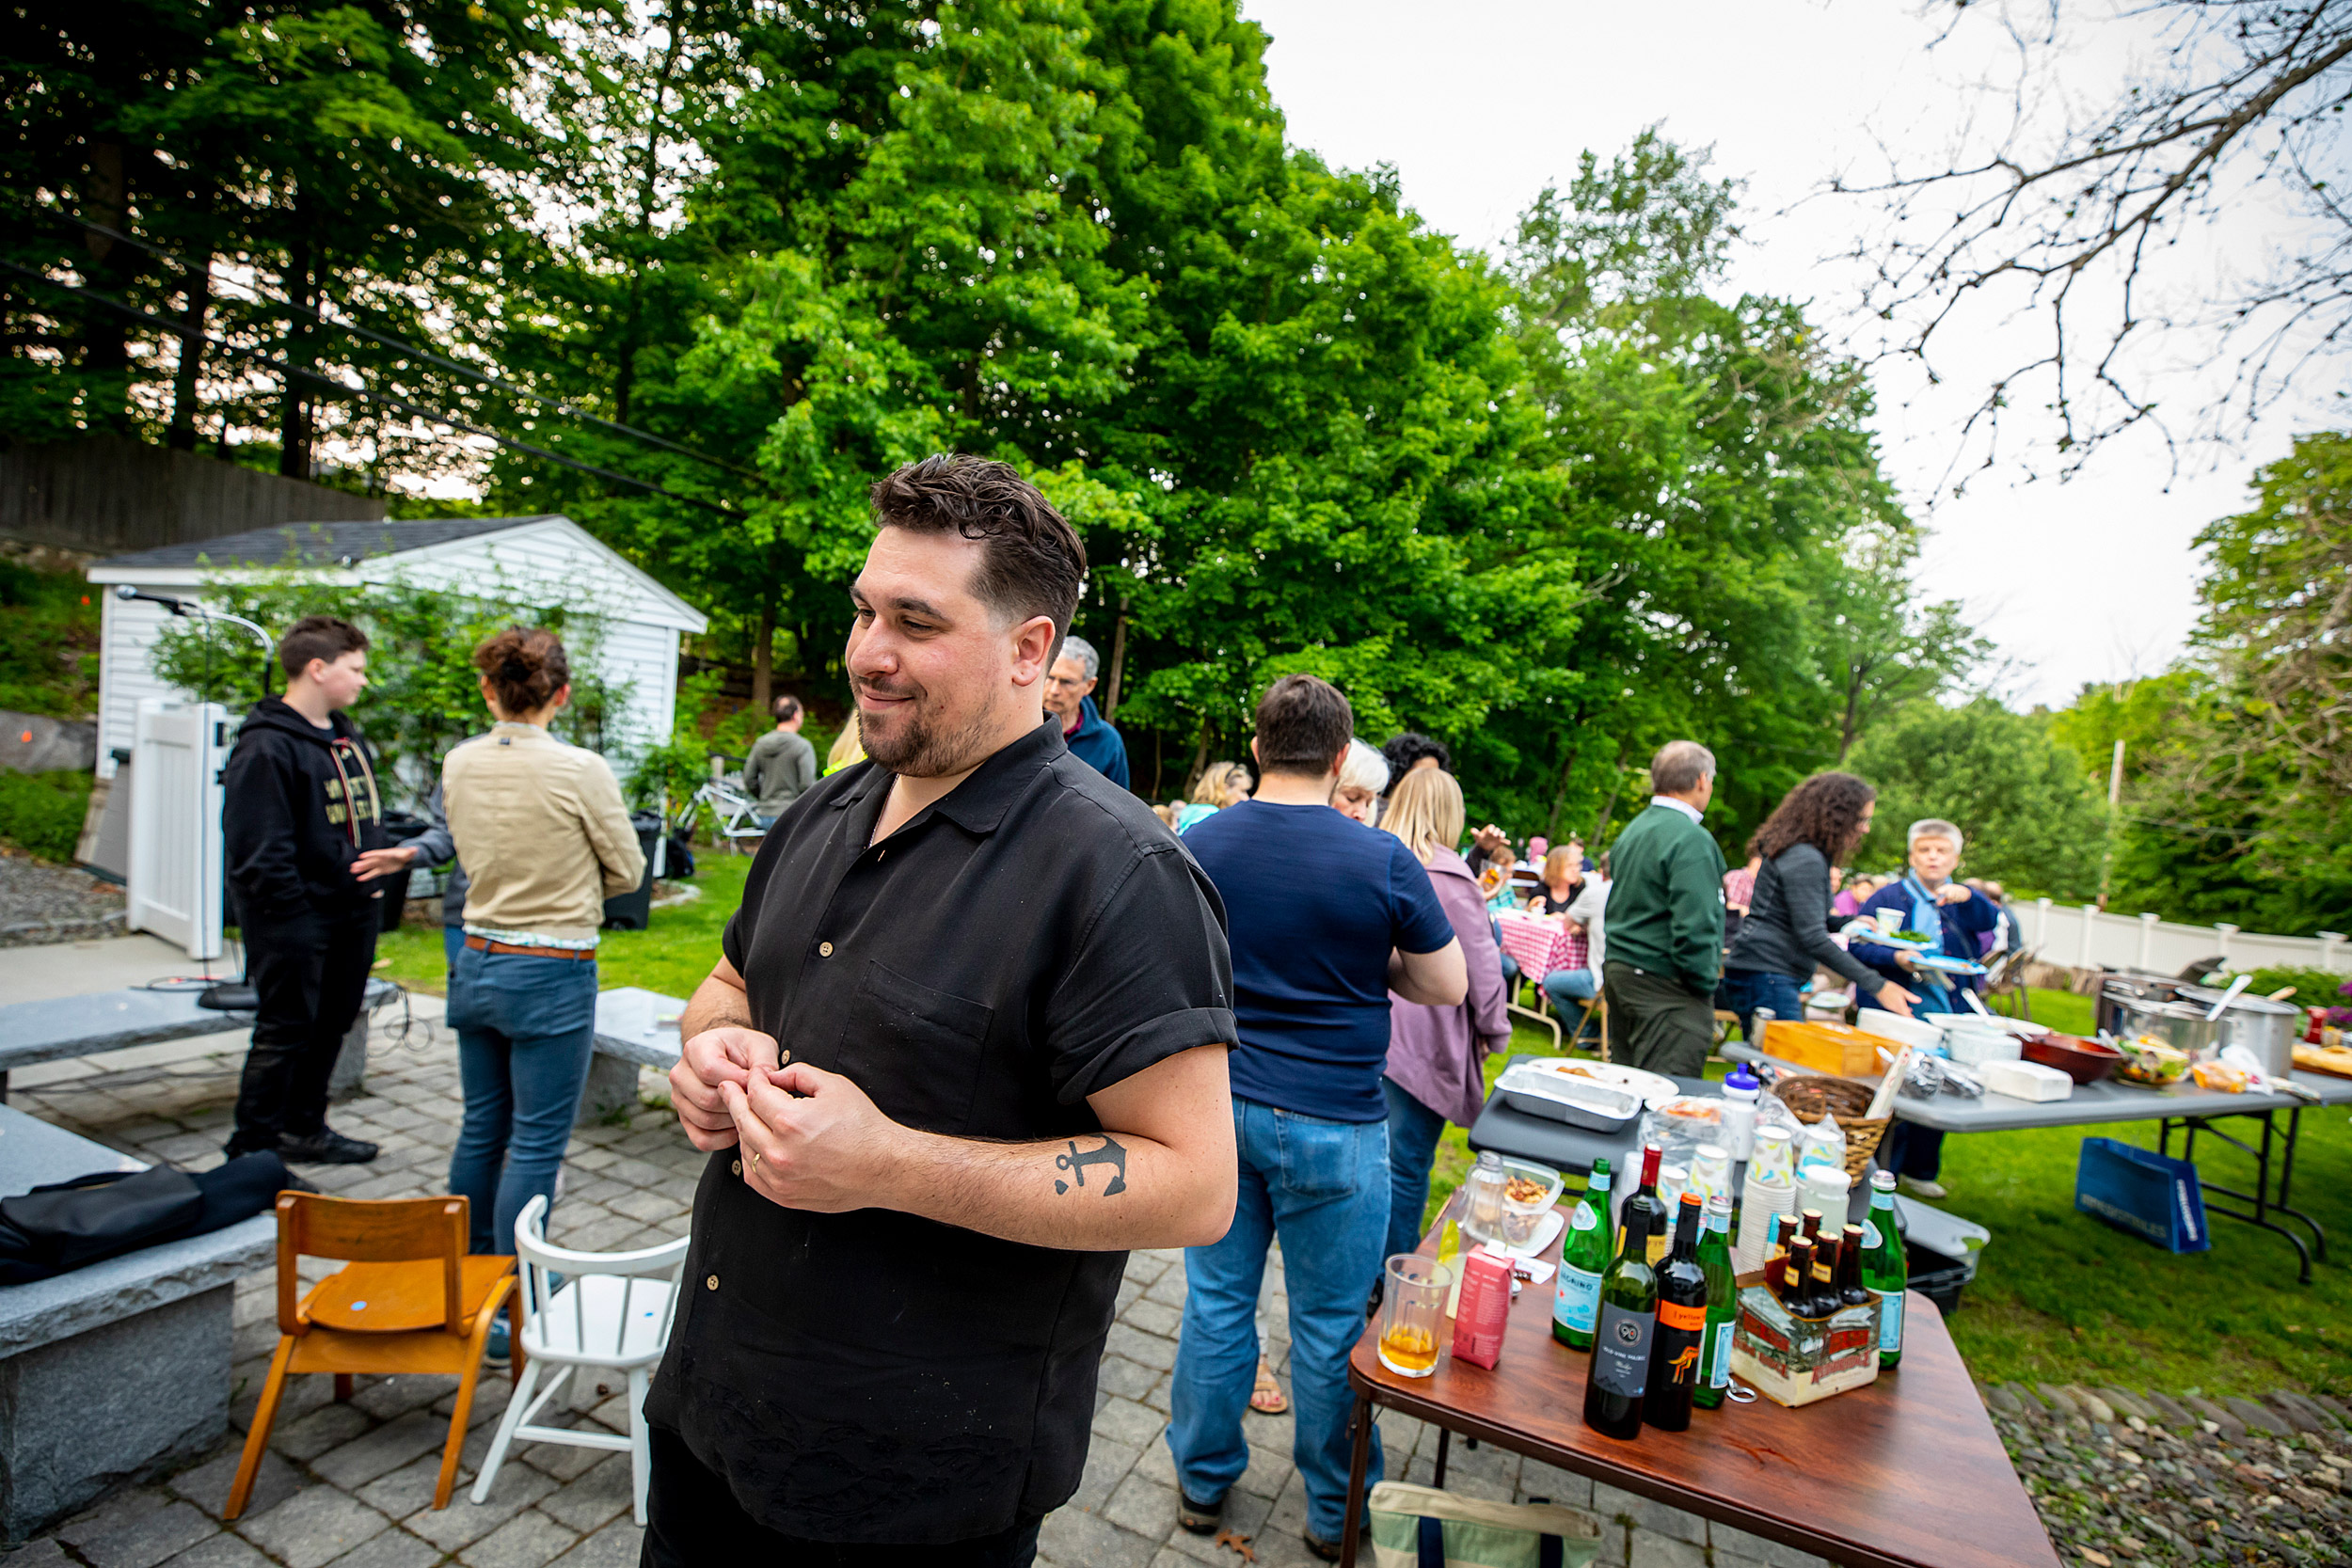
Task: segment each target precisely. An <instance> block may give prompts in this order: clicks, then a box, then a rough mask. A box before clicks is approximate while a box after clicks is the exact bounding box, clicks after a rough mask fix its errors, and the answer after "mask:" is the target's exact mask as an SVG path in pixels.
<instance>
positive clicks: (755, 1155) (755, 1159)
mask: <svg viewBox="0 0 2352 1568" xmlns="http://www.w3.org/2000/svg"><path fill="white" fill-rule="evenodd" d="M751 1156H752V1174H753V1175H754V1176H757V1175H758V1174H759V1150H757V1149H753V1150H752V1151H751Z"/></svg>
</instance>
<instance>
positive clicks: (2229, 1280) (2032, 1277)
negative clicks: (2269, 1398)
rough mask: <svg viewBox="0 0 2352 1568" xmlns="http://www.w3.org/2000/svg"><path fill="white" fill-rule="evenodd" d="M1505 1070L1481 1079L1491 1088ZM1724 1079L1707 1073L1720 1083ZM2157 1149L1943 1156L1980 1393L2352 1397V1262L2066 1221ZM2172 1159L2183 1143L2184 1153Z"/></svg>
mask: <svg viewBox="0 0 2352 1568" xmlns="http://www.w3.org/2000/svg"><path fill="white" fill-rule="evenodd" d="M750 865H751V861H750V858H749V857H748V856H732V857H729V856H720V855H707V856H705V857H704V859H703V861H702V870H701V871H700V872H699V874H698V875H697V876H696V877H695V879H694V882H695V885H697V886H699V887H700V888H701V889H702V890H703V891H702V896H701V897H700V898H699V899H697V900H695V901H694V902H693V903H691V904H688V905H685V906H682V907H680V908H675V909H667V910H656V911H654V915H653V924H652V927H651V928H650V929H647V930H644V931H612V932H608V933H606V935H605V939H604V945H603V947H602V949H601V950H600V953H599V955H598V958H599V965H600V969H601V975H600V977H601V979H602V981H603V983H604V984H605V985H606V986H644V987H646V988H647V989H649V990H658V991H662V992H665V993H667V994H669V995H672V996H687V995H691V993H692V991H693V990H694V987H695V986H696V985H698V984H699V983H700V982H701V980H702V978H703V976H704V975H706V974H708V973H709V972H710V966H711V964H712V963H713V962H715V961H716V960H717V958H718V957H719V938H720V934H721V932H723V930H724V929H725V927H726V922H727V918H728V916H730V915H731V914H733V913H734V911H735V907H736V905H737V903H738V902H739V900H740V899H741V897H742V891H743V876H744V873H745V872H746V871H747V870H748V869H749V868H750ZM378 951H379V953H380V954H381V956H383V957H385V958H389V959H390V960H391V962H390V965H389V968H388V969H385V970H382V971H379V972H378V973H381V974H389V975H390V976H391V977H392V978H394V979H397V980H399V981H400V982H402V983H403V984H404V985H407V986H411V987H413V988H415V989H417V990H428V991H436V992H437V991H439V990H442V989H443V986H444V983H445V976H444V974H443V972H442V960H441V942H440V932H439V930H438V928H437V927H420V926H410V927H403V928H402V929H401V930H399V931H398V932H395V933H393V934H392V935H390V936H388V937H386V938H385V939H384V942H383V943H382V945H381V947H380V948H379V950H378ZM2033 1010H2034V1015H2035V1016H2036V1017H2037V1018H2039V1019H2040V1020H2041V1021H2042V1022H2045V1023H2049V1024H2051V1025H2053V1026H2055V1027H2058V1028H2060V1029H2066V1030H2069V1031H2072V1032H2081V1033H2088V1032H2089V1031H2090V1000H2089V999H2088V998H2086V997H2078V996H2070V995H2067V994H2066V993H2064V992H2062V991H2036V992H2034V993H2033ZM1513 1046H1514V1048H1515V1049H1517V1050H1519V1051H1526V1052H1533V1053H1549V1051H1550V1046H1551V1037H1550V1035H1549V1033H1548V1032H1547V1031H1544V1030H1541V1029H1537V1028H1535V1027H1534V1025H1532V1024H1528V1023H1525V1022H1520V1023H1518V1033H1517V1035H1516V1036H1515V1037H1514V1040H1513ZM1502 1061H1503V1058H1502V1057H1501V1056H1497V1057H1494V1058H1492V1059H1491V1060H1490V1061H1489V1062H1488V1064H1487V1081H1488V1083H1489V1084H1491V1083H1492V1082H1493V1078H1494V1075H1495V1074H1496V1073H1498V1072H1500V1071H1501V1070H1502ZM1708 1071H1709V1074H1710V1076H1720V1075H1721V1074H1722V1072H1723V1071H1724V1064H1722V1063H1720V1062H1716V1063H1711V1064H1709V1068H1708ZM2098 1135H2105V1136H2107V1137H2113V1138H2119V1139H2122V1140H2123V1141H2125V1142H2129V1143H2136V1144H2139V1145H2142V1146H2144V1147H2147V1148H2153V1147H2155V1124H2154V1123H2153V1122H2137V1123H2135V1122H2124V1123H2119V1124H2110V1125H2108V1126H2106V1127H2104V1128H2098V1129H2091V1130H2089V1131H2086V1130H2083V1129H2063V1130H2058V1131H2053V1132H1993V1133H1979V1134H1976V1135H1974V1136H1967V1137H1954V1138H1952V1139H1950V1140H1948V1141H1947V1143H1946V1145H1945V1149H1944V1177H1943V1180H1944V1182H1945V1185H1947V1187H1949V1188H1950V1189H1951V1196H1950V1197H1949V1198H1948V1199H1947V1200H1946V1201H1945V1203H1944V1204H1943V1205H1942V1207H1945V1208H1947V1209H1949V1210H1950V1211H1951V1212H1954V1213H1957V1214H1959V1215H1962V1216H1963V1217H1964V1218H1967V1219H1971V1220H1974V1221H1976V1222H1977V1223H1978V1224H1979V1225H1981V1226H1983V1227H1985V1228H1986V1229H1988V1230H1990V1231H1992V1232H1993V1241H1992V1243H1991V1244H1990V1245H1989V1246H1988V1247H1987V1248H1986V1249H1985V1251H1984V1254H1983V1257H1982V1259H1981V1264H1980V1267H1979V1272H1978V1275H1977V1278H1976V1282H1975V1283H1974V1284H1972V1285H1970V1286H1969V1288H1968V1291H1967V1293H1966V1295H1965V1297H1964V1298H1963V1309H1962V1310H1961V1312H1960V1313H1959V1314H1958V1315H1957V1316H1955V1317H1953V1318H1952V1319H1951V1320H1950V1326H1951V1330H1952V1337H1953V1338H1954V1339H1955V1340H1957V1341H1958V1343H1959V1345H1960V1348H1961V1352H1962V1354H1963V1355H1965V1356H1966V1357H1967V1358H1968V1363H1969V1366H1970V1368H1971V1370H1974V1371H1975V1373H1976V1374H1977V1376H1978V1377H1979V1379H1980V1380H1981V1379H2000V1380H2012V1379H2013V1380H2022V1381H2026V1382H2050V1383H2062V1382H2080V1383H2120V1384H2122V1385H2124V1386H2128V1387H2142V1386H2150V1385H2153V1386H2156V1387H2159V1388H2162V1389H2164V1390H2166V1391H2167V1392H2173V1393H2177V1392H2179V1391H2181V1390H2184V1389H2187V1388H2192V1387H2193V1388H2201V1389H2202V1390H2203V1391H2205V1392H2206V1393H2208V1394H2220V1393H2247V1394H2259V1393H2265V1392H2267V1391H2268V1390H2270V1389H2272V1388H2275V1387H2278V1386H2280V1385H2281V1384H2284V1385H2287V1386H2296V1387H2302V1388H2307V1389H2313V1390H2317V1391H2319V1392H2324V1393H2330V1394H2334V1395H2337V1396H2339V1397H2342V1396H2344V1395H2346V1394H2347V1393H2352V1339H2347V1338H2346V1337H2345V1335H2344V1331H2343V1325H2344V1324H2345V1323H2352V1269H2347V1264H2348V1263H2352V1254H2347V1253H2339V1254H2338V1255H2337V1260H2336V1261H2334V1262H2330V1263H2323V1264H2320V1265H2318V1266H2317V1268H2316V1269H2315V1270H2314V1271H2313V1279H2312V1284H2311V1285H2310V1286H2308V1287H2306V1286H2302V1285H2298V1284H2296V1277H2295V1255H2294V1250H2293V1249H2292V1248H2291V1247H2289V1246H2288V1245H2287V1244H2286V1243H2285V1242H2283V1241H2282V1240H2280V1238H2278V1237H2276V1236H2273V1235H2271V1234H2269V1233H2268V1232H2266V1231H2262V1230H2257V1229H2255V1228H2253V1227H2250V1226H2247V1225H2241V1224H2239V1223H2237V1222H2235V1221H2233V1220H2227V1219H2218V1218H2217V1219H2216V1220H2215V1222H2214V1226H2213V1250H2212V1251H2210V1252H2204V1253H2198V1254H2193V1255H2190V1256H2187V1257H2180V1258H2176V1257H2173V1256H2171V1255H2170V1254H2169V1253H2165V1252H2162V1251H2160V1250H2158V1249H2157V1248H2155V1247H2153V1246H2151V1245H2149V1244H2148V1243H2145V1242H2141V1241H2139V1240H2137V1239H2136V1238H2134V1237H2131V1236H2128V1235H2125V1234H2123V1233H2122V1232H2121V1231H2118V1230H2114V1229H2111V1228H2109V1227H2106V1226H2105V1225H2103V1224H2101V1223H2099V1222H2098V1221H2096V1220H2093V1219H2091V1218H2090V1217H2089V1216H2087V1215H2083V1214H2078V1213H2076V1212H2074V1164H2075V1160H2076V1158H2077V1154H2078V1151H2079V1149H2080V1148H2081V1146H2082V1140H2083V1138H2084V1137H2085V1136H2098ZM2178 1150H2179V1144H2178V1142H2177V1140H2176V1141H2175V1144H2174V1151H2175V1152H2176V1153H2177V1152H2178ZM2199 1161H2200V1164H2201V1167H2202V1168H2203V1170H2204V1172H2205V1174H2206V1175H2207V1176H2208V1177H2209V1178H2211V1179H2213V1180H2220V1181H2224V1182H2229V1183H2231V1184H2233V1185H2243V1184H2244V1182H2243V1180H2242V1178H2243V1174H2244V1172H2245V1169H2246V1167H2247V1166H2248V1164H2249V1162H2248V1161H2247V1160H2246V1159H2245V1158H2244V1157H2243V1156H2241V1155H2238V1154H2237V1153H2236V1152H2235V1151H2234V1150H2232V1149H2229V1148H2227V1147H2226V1146H2222V1145H2217V1144H2214V1143H2212V1142H2211V1141H2210V1140H2202V1141H2201V1143H2200V1145H2199ZM1469 1168H1470V1146H1469V1142H1468V1138H1467V1135H1466V1134H1465V1133H1464V1132H1463V1130H1462V1129H1460V1128H1458V1127H1455V1128H1449V1129H1447V1131H1446V1134H1445V1137H1444V1139H1443V1141H1442V1142H1441V1143H1440V1144H1439V1145H1438V1162H1437V1165H1436V1168H1435V1170H1434V1171H1433V1172H1432V1175H1431V1180H1430V1183H1429V1187H1430V1205H1431V1208H1430V1212H1431V1213H1432V1214H1434V1213H1435V1212H1437V1206H1438V1204H1440V1203H1442V1202H1443V1201H1444V1199H1445V1198H1446V1197H1447V1196H1449V1195H1450V1194H1452V1192H1453V1191H1454V1188H1455V1187H1456V1186H1457V1185H1458V1184H1459V1183H1460V1182H1461V1180H1462V1178H1463V1175H1464V1174H1465V1173H1466V1172H1467V1171H1468V1170H1469ZM2295 1196H2296V1203H2297V1204H2298V1206H2299V1207H2301V1208H2302V1209H2303V1210H2304V1211H2305V1212H2308V1213H2310V1214H2312V1216H2313V1217H2314V1218H2316V1219H2317V1220H2318V1221H2319V1222H2320V1223H2321V1224H2322V1225H2323V1226H2325V1227H2328V1231H2329V1233H2330V1234H2331V1235H2332V1236H2334V1237H2336V1238H2337V1239H2338V1241H2339V1243H2340V1244H2341V1245H2342V1246H2344V1247H2347V1248H2352V1113H2348V1112H2347V1111H2345V1110H2344V1109H2343V1108H2341V1107H2337V1108H2329V1109H2326V1110H2307V1111H2305V1112H2304V1113H2303V1137H2302V1146H2301V1148H2300V1151H2299V1157H2298V1160H2297V1163H2296V1180H2295Z"/></svg>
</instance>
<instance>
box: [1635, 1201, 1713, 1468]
mask: <svg viewBox="0 0 2352 1568" xmlns="http://www.w3.org/2000/svg"><path fill="white" fill-rule="evenodd" d="M1680 1208H1681V1212H1680V1213H1678V1214H1677V1216H1676V1217H1675V1238H1674V1250H1673V1251H1672V1252H1670V1253H1668V1254H1667V1255H1666V1260H1665V1261H1664V1262H1663V1263H1661V1264H1660V1265H1659V1267H1658V1327H1657V1330H1656V1334H1655V1339H1654V1342H1653V1343H1652V1345H1651V1347H1650V1353H1649V1386H1648V1387H1647V1388H1646V1389H1645V1390H1644V1393H1643V1399H1642V1422H1643V1424H1644V1425H1645V1426H1654V1427H1656V1428H1657V1429H1658V1430H1659V1431H1661V1432H1688V1431H1690V1430H1691V1396H1692V1394H1693V1393H1695V1392H1696V1391H1697V1389H1698V1386H1699V1358H1700V1356H1701V1355H1702V1354H1705V1352H1706V1347H1707V1266H1706V1265H1705V1264H1704V1263H1701V1262H1700V1261H1699V1220H1700V1219H1701V1217H1702V1215H1703V1209H1702V1206H1701V1205H1700V1203H1699V1196H1698V1194H1696V1193H1685V1194H1683V1195H1682V1202H1681V1205H1680Z"/></svg>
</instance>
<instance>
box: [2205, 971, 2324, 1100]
mask: <svg viewBox="0 0 2352 1568" xmlns="http://www.w3.org/2000/svg"><path fill="white" fill-rule="evenodd" d="M2223 995H2224V993H2223V992H2221V991H2217V990H2207V989H2206V988H2205V987H2203V986H2183V987H2182V988H2181V1000H2182V1001H2183V1002H2185V1003H2187V1004H2189V1005H2190V1006H2195V1007H2199V1008H2201V1010H2203V1011H2205V1012H2211V1011H2212V1010H2213V1005H2214V1004H2215V1003H2217V1002H2218V1001H2220V1000H2221V998H2222V996H2223ZM2302 1022H2303V1009H2302V1008H2300V1007H2295V1006H2288V1005H2287V1004H2286V1003H2284V1002H2273V1001H2271V1000H2270V998H2268V997H2266V996H2249V995H2247V994H2246V993H2244V992H2243V991H2241V992H2239V993H2238V994H2237V995H2236V996H2234V997H2233V998H2231V1001H2230V1005H2229V1006H2227V1007H2224V1008H2223V1009H2222V1010H2221V1016H2220V1017H2219V1018H2218V1019H2216V1020H2215V1021H2214V1022H2212V1023H2210V1024H2207V1025H2206V1027H2207V1028H2209V1029H2215V1030H2218V1031H2219V1032H2220V1033H2219V1037H2218V1038H2217V1040H2216V1043H2215V1049H2216V1050H2219V1049H2220V1048H2221V1047H2222V1046H2225V1045H2242V1046H2244V1047H2246V1049H2247V1050H2249V1051H2250V1052H2252V1053H2254V1060H2256V1061H2257V1062H2260V1063H2261V1064H2262V1069H2263V1071H2265V1072H2266V1073H2268V1074H2269V1075H2270V1076H2272V1077H2273V1078H2284V1077H2285V1076H2286V1075H2287V1074H2288V1073H2290V1072H2292V1071H2294V1070H2295V1042H2296V1039H2297V1038H2299V1037H2300V1036H2301V1034H2302V1029H2301V1027H2300V1026H2301V1024H2302Z"/></svg>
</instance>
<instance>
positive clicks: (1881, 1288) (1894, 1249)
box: [1862, 1171, 1911, 1370]
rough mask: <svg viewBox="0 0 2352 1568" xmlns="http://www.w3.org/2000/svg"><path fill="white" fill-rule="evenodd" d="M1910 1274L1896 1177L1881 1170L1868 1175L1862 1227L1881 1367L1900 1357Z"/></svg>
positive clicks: (1864, 1278) (1866, 1277) (1865, 1281)
mask: <svg viewBox="0 0 2352 1568" xmlns="http://www.w3.org/2000/svg"><path fill="white" fill-rule="evenodd" d="M1910 1277H1911V1275H1910V1269H1909V1267H1908V1265H1907V1263H1906V1261H1905V1259H1904V1257H1903V1238H1902V1234H1901V1232H1900V1231H1899V1229H1898V1228H1897V1227H1896V1216H1895V1178H1894V1176H1893V1175H1892V1174H1890V1173H1889V1172H1886V1171H1880V1172H1879V1173H1878V1174H1877V1175H1875V1176H1873V1177H1871V1178H1870V1217H1869V1219H1868V1220H1867V1222H1865V1223H1864V1225H1863V1227H1862V1283H1863V1284H1865V1285H1867V1286H1868V1287H1869V1288H1870V1289H1871V1290H1873V1291H1877V1292H1878V1293H1879V1366H1880V1368H1881V1369H1882V1370H1883V1369H1885V1368H1888V1367H1892V1366H1894V1365H1895V1364H1896V1363H1898V1362H1899V1361H1901V1360H1902V1358H1903V1290H1904V1287H1905V1286H1906V1285H1907V1284H1908V1283H1909V1280H1910Z"/></svg>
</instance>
